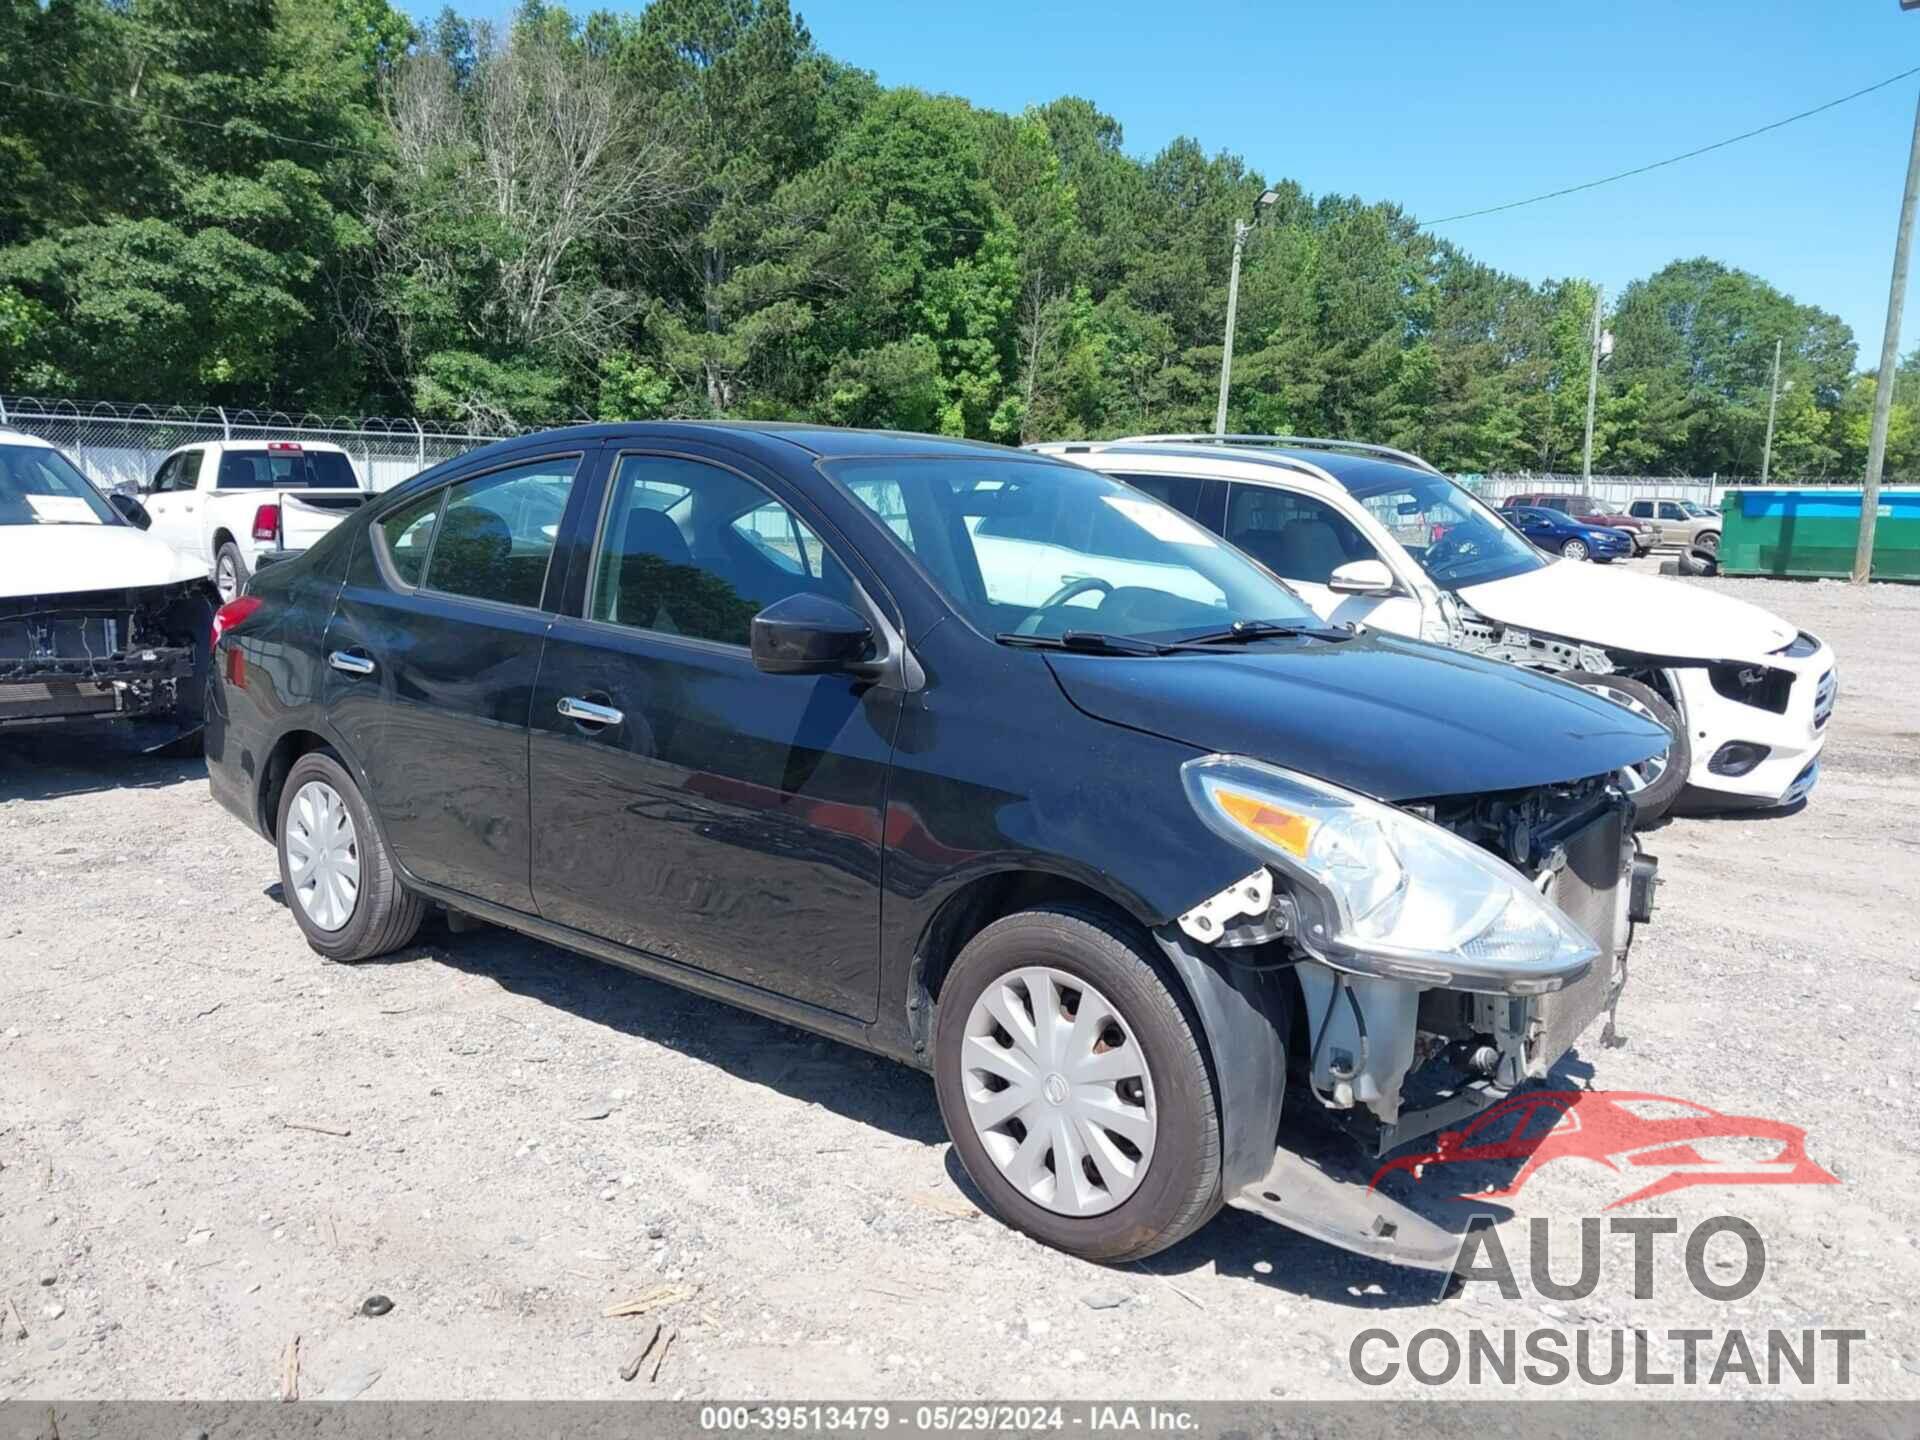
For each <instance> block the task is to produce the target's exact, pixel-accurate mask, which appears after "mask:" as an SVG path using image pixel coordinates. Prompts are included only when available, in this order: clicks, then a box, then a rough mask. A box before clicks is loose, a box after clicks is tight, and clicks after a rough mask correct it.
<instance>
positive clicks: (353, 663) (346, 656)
mask: <svg viewBox="0 0 1920 1440" xmlns="http://www.w3.org/2000/svg"><path fill="white" fill-rule="evenodd" d="M327 664H329V665H331V666H332V667H333V668H334V669H336V670H339V671H342V672H344V673H345V674H348V675H371V674H372V673H373V661H371V660H369V659H368V658H367V657H366V656H364V655H355V654H354V653H352V652H351V651H349V650H335V651H334V652H333V653H332V654H331V655H329V656H327Z"/></svg>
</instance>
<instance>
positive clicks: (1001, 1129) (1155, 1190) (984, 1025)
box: [934, 906, 1220, 1263]
mask: <svg viewBox="0 0 1920 1440" xmlns="http://www.w3.org/2000/svg"><path fill="white" fill-rule="evenodd" d="M934 1087H935V1090H936V1092H937V1093H938V1095H939V1100H940V1113H941V1116H942V1118H944V1119H945V1121H946V1125H947V1133H948V1134H949V1135H950V1136H952V1137H953V1143H954V1148H955V1150H956V1151H958V1152H959V1156H960V1160H961V1163H962V1164H963V1165H965V1167H966V1170H967V1174H968V1175H969V1176H970V1177H971V1178H972V1180H973V1183H974V1184H975V1185H977V1186H978V1187H979V1188H980V1190H981V1192H982V1194H984V1195H985V1197H986V1199H987V1202H988V1204H989V1205H990V1206H991V1207H992V1208H993V1210H994V1211H995V1213H997V1214H998V1215H999V1216H1000V1218H1001V1219H1003V1220H1005V1221H1006V1222H1007V1223H1008V1224H1010V1225H1012V1226H1014V1227H1015V1228H1017V1229H1020V1230H1024V1231H1025V1232H1026V1233H1027V1234H1029V1235H1032V1236H1033V1237H1034V1238H1035V1239H1037V1240H1040V1241H1043V1242H1044V1243H1046V1244H1048V1245H1052V1246H1054V1247H1055V1248H1057V1249H1060V1250H1065V1251H1067V1252H1068V1253H1069V1254H1073V1255H1077V1256H1080V1257H1081V1258H1083V1259H1087V1260H1097V1261H1102V1262H1107V1263H1118V1262H1121V1261H1126V1260H1137V1259H1139V1258H1141V1257H1142V1256H1146V1255H1151V1254H1153V1253H1154V1252H1155V1251H1157V1250H1162V1249H1165V1248H1166V1247H1167V1246H1169V1245H1172V1244H1174V1243H1175V1242H1177V1241H1179V1240H1182V1239H1184V1238H1185V1237H1186V1236H1188V1235H1190V1234H1192V1233H1193V1232H1194V1231H1195V1230H1197V1229H1199V1228H1200V1226H1202V1225H1204V1224H1205V1223H1206V1222H1207V1221H1208V1220H1209V1219H1211V1218H1212V1217H1213V1215H1214V1213H1215V1212H1216V1211H1217V1210H1218V1209H1219V1206H1220V1123H1219V1116H1218V1113H1217V1109H1216V1106H1215V1101H1214V1087H1213V1081H1212V1077H1211V1076H1210V1074H1209V1072H1208V1069H1207V1061H1206V1057H1205V1054H1204V1052H1203V1049H1202V1042H1201V1039H1200V1027H1199V1022H1198V1021H1197V1019H1196V1018H1195V1017H1194V1016H1193V1014H1192V1011H1191V1009H1190V1007H1189V1006H1188V1004H1187V1002H1186V1000H1185V997H1184V995H1182V993H1181V992H1180V990H1179V988H1178V986H1177V982H1174V981H1172V980H1171V979H1170V978H1169V977H1168V976H1167V974H1166V973H1165V971H1164V969H1163V965H1162V962H1161V961H1160V960H1159V958H1158V957H1157V956H1156V955H1155V954H1154V953H1153V951H1152V948H1151V942H1150V941H1149V940H1148V939H1147V938H1146V937H1145V936H1143V935H1139V934H1137V933H1136V932H1134V931H1133V930H1132V929H1131V928H1130V927H1128V926H1127V925H1125V924H1123V923H1122V922H1120V921H1119V920H1117V919H1116V918H1113V917H1109V916H1107V915H1105V914H1102V913H1101V912H1099V911H1097V910H1094V909H1082V908H1079V907H1072V906H1063V907H1059V908H1051V909H1045V910H1031V911H1025V912H1022V913H1020V914H1018V915H1010V916H1008V917H1006V918H1005V919H1002V920H998V921H996V922H994V923H993V924H992V925H989V926H988V927H987V928H986V929H985V930H983V931H981V932H980V934H978V935H977V936H975V937H974V938H973V940H972V941H970V942H969V943H968V945H967V947H966V949H964V950H963V951H962V952H961V954H960V958H959V959H958V960H956V961H955V962H954V965H953V968H952V970H951V971H950V972H949V973H948V975H947V978H946V982H945V984H944V985H943V986H942V987H941V992H940V1005H939V1014H938V1019H937V1020H936V1022H935V1027H934Z"/></svg>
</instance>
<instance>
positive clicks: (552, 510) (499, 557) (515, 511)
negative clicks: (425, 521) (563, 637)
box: [426, 455, 580, 609]
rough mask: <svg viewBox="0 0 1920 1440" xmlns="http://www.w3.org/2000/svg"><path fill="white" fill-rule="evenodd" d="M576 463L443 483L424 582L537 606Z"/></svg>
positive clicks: (569, 460)
mask: <svg viewBox="0 0 1920 1440" xmlns="http://www.w3.org/2000/svg"><path fill="white" fill-rule="evenodd" d="M579 463H580V460H579V457H578V456H577V455H575V456H567V457H565V458H561V459H554V460H537V461H535V462H533V463H532V464H530V465H518V466H515V467H514V468H513V469H511V470H497V471H495V472H494V473H493V474H491V475H481V476H477V477H475V478H474V479H472V480H463V481H461V482H459V483H458V484H456V485H452V486H450V487H448V490H447V503H446V508H445V510H444V511H443V512H442V514H441V517H440V520H439V522H438V524H437V526H436V527H435V528H436V532H437V533H436V534H435V535H434V536H433V540H432V545H431V547H430V549H429V551H428V555H427V579H426V588H427V589H429V590H438V591H441V592H442V593H443V594H447V595H463V596H466V597H467V598H468V599H472V600H492V601H495V602H497V603H499V604H502V605H523V606H526V607H527V608H529V609H532V608H537V607H538V606H539V604H540V596H541V592H542V591H543V590H544V589H545V588H546V582H547V567H548V565H549V563H550V562H551V561H552V559H553V549H554V544H555V541H556V540H557V539H558V537H559V534H560V517H561V516H562V515H563V514H565V513H566V508H567V496H568V494H569V492H570V491H571V490H572V488H573V476H574V471H575V470H576V469H577V468H578V466H579Z"/></svg>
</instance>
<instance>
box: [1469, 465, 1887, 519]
mask: <svg viewBox="0 0 1920 1440" xmlns="http://www.w3.org/2000/svg"><path fill="white" fill-rule="evenodd" d="M1455 478H1456V479H1458V480H1459V481H1460V483H1461V484H1463V485H1465V486H1467V487H1468V488H1469V489H1471V490H1472V491H1473V493H1474V494H1476V495H1478V496H1479V497H1480V498H1481V499H1483V500H1487V501H1490V502H1491V503H1493V504H1495V505H1497V504H1499V503H1500V502H1501V501H1502V500H1504V499H1505V498H1506V497H1507V496H1509V495H1538V494H1559V495H1591V496H1593V497H1594V499H1596V500H1603V501H1605V502H1606V503H1608V504H1610V505H1612V506H1614V507H1615V508H1616V509H1617V510H1621V511H1624V510H1625V509H1626V508H1627V506H1629V505H1631V504H1632V503H1633V502H1634V501H1635V500H1691V501H1693V503H1694V504H1696V505H1718V504H1719V503H1720V497H1721V496H1722V495H1724V494H1725V493H1726V492H1727V491H1729V490H1741V489H1747V488H1751V487H1753V486H1756V485H1758V484H1759V483H1760V478H1759V477H1758V476H1756V475H1715V476H1713V477H1711V478H1710V479H1704V480H1703V479H1701V478H1700V477H1699V476H1697V475H1595V476H1593V477H1592V478H1591V479H1582V478H1581V477H1580V476H1578V475H1553V474H1544V475H1528V474H1524V473H1522V474H1500V475H1460V476H1456V477H1455ZM1767 484H1768V486H1769V487H1773V486H1789V485H1791V486H1831V487H1836V488H1849V487H1851V488H1854V489H1857V488H1859V485H1860V481H1859V479H1858V477H1853V478H1847V479H1802V480H1782V479H1779V478H1777V477H1776V478H1774V479H1771V480H1769V481H1767Z"/></svg>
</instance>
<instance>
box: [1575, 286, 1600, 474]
mask: <svg viewBox="0 0 1920 1440" xmlns="http://www.w3.org/2000/svg"><path fill="white" fill-rule="evenodd" d="M1605 299H1606V292H1605V291H1604V290H1602V289H1600V288H1599V287H1598V286H1596V287H1595V288H1594V292H1593V355H1592V357H1591V363H1589V365H1588V366H1587V443H1586V446H1585V448H1583V449H1582V450H1581V452H1580V478H1581V479H1582V480H1591V479H1592V478H1593V406H1594V401H1596V400H1597V399H1598V398H1599V396H1600V307H1601V304H1602V302H1603V301H1604V300H1605Z"/></svg>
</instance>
